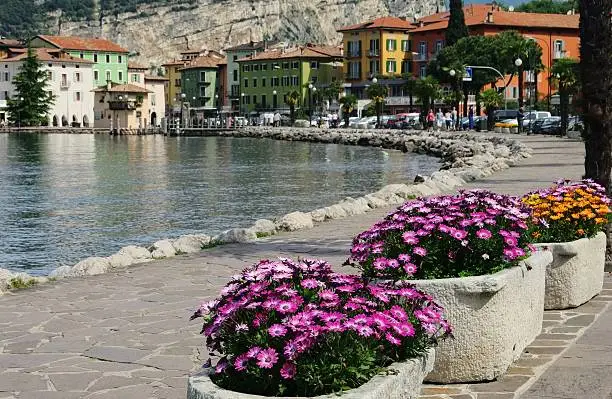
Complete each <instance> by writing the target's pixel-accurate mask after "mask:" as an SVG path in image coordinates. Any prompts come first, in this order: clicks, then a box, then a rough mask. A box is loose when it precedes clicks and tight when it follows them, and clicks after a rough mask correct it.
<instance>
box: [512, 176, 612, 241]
mask: <svg viewBox="0 0 612 399" xmlns="http://www.w3.org/2000/svg"><path fill="white" fill-rule="evenodd" d="M523 202H524V203H525V204H526V205H527V206H529V207H530V208H531V209H532V226H531V236H532V239H533V240H534V241H535V242H540V243H542V242H567V241H574V240H577V239H579V238H584V237H593V236H594V235H596V234H597V233H598V232H600V231H602V230H603V229H604V227H605V226H606V224H608V221H609V220H610V207H609V204H610V199H609V198H608V197H607V196H606V192H605V189H604V188H603V187H602V186H600V185H599V184H597V183H595V182H593V181H592V180H582V181H580V182H571V181H570V180H559V181H557V182H556V185H555V186H553V187H551V188H548V189H546V190H540V191H536V192H532V193H529V194H527V195H525V196H524V197H523Z"/></svg>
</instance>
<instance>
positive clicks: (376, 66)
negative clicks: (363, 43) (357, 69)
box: [370, 60, 380, 76]
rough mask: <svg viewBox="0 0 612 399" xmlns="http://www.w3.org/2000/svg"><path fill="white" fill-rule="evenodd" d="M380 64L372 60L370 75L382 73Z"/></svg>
mask: <svg viewBox="0 0 612 399" xmlns="http://www.w3.org/2000/svg"><path fill="white" fill-rule="evenodd" d="M379 69H380V64H379V63H378V60H370V75H372V76H374V75H377V74H379V73H380V71H379Z"/></svg>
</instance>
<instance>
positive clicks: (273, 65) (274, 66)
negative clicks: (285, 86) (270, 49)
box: [272, 62, 280, 69]
mask: <svg viewBox="0 0 612 399" xmlns="http://www.w3.org/2000/svg"><path fill="white" fill-rule="evenodd" d="M272 69H280V66H279V64H278V62H273V63H272Z"/></svg>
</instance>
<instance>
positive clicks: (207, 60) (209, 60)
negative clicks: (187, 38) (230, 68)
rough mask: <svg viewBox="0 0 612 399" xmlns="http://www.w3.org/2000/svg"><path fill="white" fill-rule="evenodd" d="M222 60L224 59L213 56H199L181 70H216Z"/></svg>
mask: <svg viewBox="0 0 612 399" xmlns="http://www.w3.org/2000/svg"><path fill="white" fill-rule="evenodd" d="M224 60H225V58H221V57H218V56H215V55H200V56H198V57H196V58H194V59H193V60H191V61H190V62H189V63H188V64H187V65H186V66H185V67H184V68H181V70H185V69H194V68H216V67H217V66H219V64H220V63H221V62H223V61H224Z"/></svg>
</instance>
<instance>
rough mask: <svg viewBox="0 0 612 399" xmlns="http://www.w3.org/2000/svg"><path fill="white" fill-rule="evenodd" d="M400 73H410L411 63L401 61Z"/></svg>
mask: <svg viewBox="0 0 612 399" xmlns="http://www.w3.org/2000/svg"><path fill="white" fill-rule="evenodd" d="M402 73H412V62H411V61H402Z"/></svg>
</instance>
